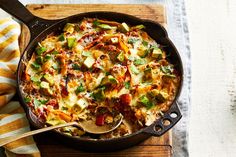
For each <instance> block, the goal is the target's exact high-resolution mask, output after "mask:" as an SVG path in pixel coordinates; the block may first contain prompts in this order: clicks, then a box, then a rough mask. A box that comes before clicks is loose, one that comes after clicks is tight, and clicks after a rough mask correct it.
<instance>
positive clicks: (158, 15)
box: [20, 4, 172, 157]
mask: <svg viewBox="0 0 236 157" xmlns="http://www.w3.org/2000/svg"><path fill="white" fill-rule="evenodd" d="M27 8H28V9H29V10H30V11H31V12H32V13H33V14H34V15H36V16H39V17H42V18H46V19H60V18H63V17H67V16H70V15H74V14H78V13H81V12H89V11H114V12H121V13H126V14H131V15H134V16H137V17H140V18H143V19H150V20H153V21H157V22H159V23H161V24H162V25H164V26H165V25H166V15H165V8H164V7H163V6H162V5H158V4H151V5H144V4H142V5H141V4H139V5H137V4H135V5H134V4H129V5H127V4H119V5H117V4H116V5H115V4H68V5H65V4H63V5H56V4H50V5H49V4H43V5H38V4H37V5H36V4H30V5H27ZM28 39H29V32H28V30H27V28H26V27H25V26H23V27H22V34H21V37H20V48H21V51H23V49H24V48H25V46H26V45H27V43H28ZM171 135H172V133H171V131H169V132H167V133H166V134H164V135H163V136H161V137H151V138H149V139H148V140H146V141H144V142H143V143H141V144H139V145H137V146H134V147H132V148H128V149H125V150H122V151H118V152H111V153H88V152H83V151H79V150H75V149H73V148H70V147H67V146H65V145H62V144H60V143H58V142H57V141H56V140H55V139H52V138H50V137H48V134H47V133H43V134H41V135H36V136H34V138H35V141H36V142H37V145H38V147H39V149H40V151H41V154H42V157H63V156H70V157H77V156H80V157H98V156H99V157H103V156H107V157H108V156H109V157H170V156H171V154H172V137H171Z"/></svg>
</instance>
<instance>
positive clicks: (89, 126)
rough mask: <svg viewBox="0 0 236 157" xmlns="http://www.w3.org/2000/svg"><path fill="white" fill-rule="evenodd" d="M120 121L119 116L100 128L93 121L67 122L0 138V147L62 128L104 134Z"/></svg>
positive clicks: (115, 126)
mask: <svg viewBox="0 0 236 157" xmlns="http://www.w3.org/2000/svg"><path fill="white" fill-rule="evenodd" d="M122 120H123V116H122V115H120V116H118V118H117V120H116V121H115V122H114V123H113V124H111V125H110V124H109V125H108V124H104V125H102V126H97V125H96V124H95V122H94V121H93V120H86V121H81V122H69V123H65V124H59V125H54V126H49V127H45V128H41V129H37V130H33V131H29V132H26V133H23V134H21V135H13V136H10V137H6V138H2V139H1V141H0V147H2V146H4V145H5V144H8V143H10V142H13V141H16V140H18V139H21V138H24V137H28V136H32V135H35V134H39V133H42V132H46V131H50V130H53V129H57V128H62V127H67V126H75V127H79V128H82V129H83V130H84V131H85V132H87V133H91V134H105V133H108V132H111V131H113V130H115V129H116V128H117V127H118V126H120V124H121V122H122Z"/></svg>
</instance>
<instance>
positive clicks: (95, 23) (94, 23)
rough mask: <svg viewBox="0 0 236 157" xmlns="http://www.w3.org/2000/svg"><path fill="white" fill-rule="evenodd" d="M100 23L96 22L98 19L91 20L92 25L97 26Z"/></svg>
mask: <svg viewBox="0 0 236 157" xmlns="http://www.w3.org/2000/svg"><path fill="white" fill-rule="evenodd" d="M100 24H101V23H100V22H98V20H94V21H93V25H94V26H98V25H100Z"/></svg>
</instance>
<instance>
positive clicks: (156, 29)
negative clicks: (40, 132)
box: [17, 12, 183, 151]
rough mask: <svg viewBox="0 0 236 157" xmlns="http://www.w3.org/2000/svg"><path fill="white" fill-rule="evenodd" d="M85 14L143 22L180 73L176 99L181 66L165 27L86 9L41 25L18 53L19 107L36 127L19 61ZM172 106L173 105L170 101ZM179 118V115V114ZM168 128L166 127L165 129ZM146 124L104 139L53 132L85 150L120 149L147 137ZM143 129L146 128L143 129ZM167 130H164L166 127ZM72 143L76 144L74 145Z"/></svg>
mask: <svg viewBox="0 0 236 157" xmlns="http://www.w3.org/2000/svg"><path fill="white" fill-rule="evenodd" d="M85 17H89V18H100V19H107V20H111V21H117V22H126V23H128V24H130V25H138V24H143V25H145V26H146V28H145V29H144V31H146V32H147V33H148V34H149V35H150V36H151V38H153V39H154V40H156V42H157V43H159V44H161V45H163V46H164V50H165V51H166V52H168V53H170V56H169V57H168V59H169V61H170V62H171V63H172V64H174V65H175V68H176V69H177V71H178V72H179V75H180V77H181V81H180V86H179V89H178V91H177V95H176V98H175V100H174V101H173V102H175V101H176V99H177V98H178V96H179V94H180V90H181V87H182V80H183V68H182V62H181V59H180V56H179V54H178V52H177V50H176V48H175V46H174V45H173V44H172V42H171V41H170V40H169V38H168V36H167V33H166V31H165V29H164V28H163V27H162V26H161V25H160V24H157V23H155V22H151V21H148V20H141V19H138V18H136V17H133V16H130V15H126V14H121V13H115V12H89V13H82V14H78V15H75V16H71V17H68V18H66V19H63V20H61V21H59V22H58V23H56V24H54V25H52V26H51V27H49V28H47V29H45V30H44V31H42V33H40V34H39V35H38V36H37V37H36V38H35V39H33V41H32V42H31V43H30V44H29V45H28V47H27V48H26V49H25V52H24V54H23V55H22V57H21V60H20V63H19V66H18V71H17V83H18V93H19V97H20V102H21V104H22V105H23V107H24V108H25V110H26V113H27V116H28V119H29V120H30V122H31V124H32V125H33V126H34V127H36V128H40V127H42V124H41V123H40V121H39V120H38V119H37V118H36V117H35V116H34V114H33V113H32V112H31V111H30V110H29V108H28V107H27V105H26V104H25V103H24V101H23V97H22V94H21V89H20V86H19V84H20V83H21V75H22V72H23V71H24V69H25V67H24V64H23V62H27V61H28V60H29V59H30V58H31V56H32V54H33V52H34V49H35V47H36V46H37V43H38V42H40V41H42V40H43V39H45V38H46V36H47V35H48V34H50V33H52V32H57V31H61V30H62V29H63V27H64V25H65V24H66V23H68V22H70V23H76V22H79V21H81V20H82V19H83V18H85ZM172 106H173V105H172ZM179 116H180V117H179V119H180V118H181V115H179ZM173 126H174V124H172V125H171V126H170V127H169V128H171V127H173ZM147 128H148V130H150V129H151V130H153V125H151V126H149V127H147ZM169 128H168V129H169ZM145 129H146V128H144V129H141V130H139V131H138V132H135V133H133V134H130V135H128V136H124V137H120V138H115V139H106V140H96V139H88V138H77V137H71V136H68V135H65V134H62V133H59V132H56V131H54V132H56V134H55V135H57V136H58V135H59V137H61V139H62V140H63V141H64V142H68V143H71V144H72V145H73V146H79V148H83V149H85V150H90V151H91V150H93V151H104V150H105V151H112V150H117V149H122V148H126V147H129V146H132V145H134V144H136V143H138V142H141V141H143V140H144V139H146V138H148V137H150V136H151V135H150V134H146V133H144V132H148V131H145ZM146 130H147V129H146ZM166 131H167V130H166ZM166 131H165V132H166ZM75 144H76V145H75Z"/></svg>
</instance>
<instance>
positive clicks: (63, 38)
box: [58, 34, 66, 41]
mask: <svg viewBox="0 0 236 157" xmlns="http://www.w3.org/2000/svg"><path fill="white" fill-rule="evenodd" d="M65 39H66V38H65V36H64V34H61V35H59V36H58V40H59V41H64V40H65Z"/></svg>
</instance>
